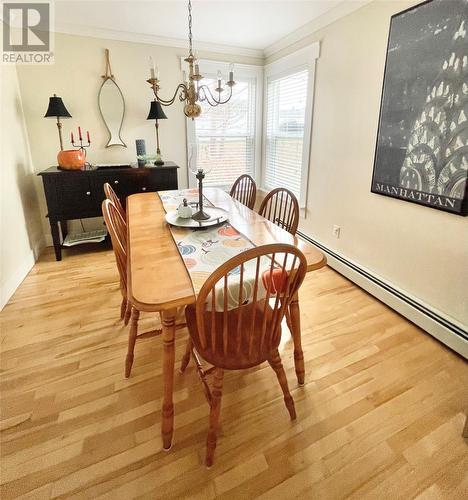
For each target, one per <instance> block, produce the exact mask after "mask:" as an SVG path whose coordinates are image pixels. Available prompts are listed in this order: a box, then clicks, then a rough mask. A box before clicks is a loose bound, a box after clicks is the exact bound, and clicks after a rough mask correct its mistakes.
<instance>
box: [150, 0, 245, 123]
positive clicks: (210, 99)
mask: <svg viewBox="0 0 468 500" xmlns="http://www.w3.org/2000/svg"><path fill="white" fill-rule="evenodd" d="M188 27H189V31H188V39H189V54H188V56H187V57H186V58H185V59H184V61H186V62H187V63H188V66H189V72H188V81H186V82H183V83H179V85H178V86H177V88H176V89H175V92H174V95H173V96H172V98H171V99H162V98H161V97H160V96H159V88H160V86H159V75H158V74H156V72H155V68H154V66H152V67H151V77H150V78H149V79H148V80H146V81H147V82H148V83H149V84H150V85H151V87H152V89H153V92H154V96H155V97H156V100H157V101H159V102H160V103H161V104H162V105H163V106H170V105H171V104H173V103H174V101H175V100H176V98H177V95H179V101H181V102H185V106H184V114H185V116H187V117H188V118H192V120H193V119H194V118H196V117H197V116H200V114H201V106H200V104H198V103H199V102H207V103H208V104H209V105H210V106H219V105H220V104H226V103H227V102H228V101H229V100H230V99H231V97H232V87H234V85H235V84H236V82H235V81H234V73H233V66H232V65H231V66H230V67H229V79H228V81H227V82H226V85H227V86H228V88H229V95H227V96H226V97H224V98H223V97H222V96H221V94H222V93H223V92H224V90H225V89H224V87H223V85H222V81H221V72H220V71H218V83H217V87H216V89H214V94H213V92H212V91H211V89H210V88H209V87H208V86H207V85H200V80H202V79H203V76H202V75H201V74H200V70H199V66H198V62H197V58H196V57H195V56H194V55H193V48H192V2H191V0H189V2H188Z"/></svg>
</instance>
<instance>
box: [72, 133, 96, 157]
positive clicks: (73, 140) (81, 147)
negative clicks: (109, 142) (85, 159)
mask: <svg viewBox="0 0 468 500" xmlns="http://www.w3.org/2000/svg"><path fill="white" fill-rule="evenodd" d="M87 134H88V137H87V142H88V144H84V143H83V137H82V136H81V134H80V133H79V132H78V137H79V142H80V143H79V145H78V141H77V142H76V143H75V139H74V137H73V133H72V136H71V141H70V142H71V143H72V146H73V147H74V148H77V149H79V150H80V151H83V153H84V155H85V156H86V148H89V147H90V146H91V140H90V138H89V132H88V133H87Z"/></svg>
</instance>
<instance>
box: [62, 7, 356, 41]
mask: <svg viewBox="0 0 468 500" xmlns="http://www.w3.org/2000/svg"><path fill="white" fill-rule="evenodd" d="M346 2H349V0H308V1H299V0H250V1H247V0H192V4H193V8H192V13H193V27H192V31H193V39H194V46H195V48H196V45H197V42H198V43H199V44H200V48H203V47H202V45H206V43H210V44H221V45H225V46H231V47H239V48H242V49H254V50H257V51H263V50H265V49H266V48H268V47H269V46H271V45H272V44H274V43H276V42H278V41H279V40H280V39H282V38H284V37H285V36H286V35H289V34H290V33H292V32H294V31H296V30H298V29H299V28H301V27H303V26H304V25H306V24H307V23H310V22H311V21H313V20H315V19H317V18H318V17H320V16H321V15H323V14H325V13H326V12H328V11H330V10H331V9H334V8H335V7H337V6H338V5H339V4H344V3H346ZM55 24H56V27H57V31H70V30H71V29H72V30H73V31H74V32H75V33H76V32H77V31H79V29H80V28H81V29H82V30H83V34H86V33H88V34H89V31H90V30H93V29H95V30H100V31H101V32H103V31H113V32H120V33H121V34H122V35H123V36H125V34H139V35H146V36H152V37H158V38H168V39H180V40H183V41H184V42H185V43H186V40H187V31H188V21H187V2H186V1H185V0H171V1H168V0H152V1H141V0H136V1H135V0H134V1H119V0H96V1H94V0H87V1H83V0H81V1H76V0H56V2H55ZM115 35H116V33H114V37H115ZM203 42H205V43H203Z"/></svg>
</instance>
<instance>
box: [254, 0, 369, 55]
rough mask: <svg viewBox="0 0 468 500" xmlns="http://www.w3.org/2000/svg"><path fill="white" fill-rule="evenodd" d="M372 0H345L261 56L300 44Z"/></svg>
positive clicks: (269, 48) (264, 51)
mask: <svg viewBox="0 0 468 500" xmlns="http://www.w3.org/2000/svg"><path fill="white" fill-rule="evenodd" d="M373 1H374V0H347V1H343V2H341V3H340V4H338V5H337V6H336V7H334V8H333V9H330V10H329V11H327V12H325V13H324V14H322V15H321V16H319V17H317V18H316V19H313V20H312V21H310V22H308V23H307V24H304V26H302V27H300V28H298V29H297V30H295V31H293V32H292V33H290V34H289V35H286V36H285V37H283V38H281V39H280V40H278V41H277V42H275V43H272V44H271V45H269V46H268V47H266V48H265V49H264V50H263V56H264V57H265V58H268V57H270V56H272V55H274V54H276V53H277V52H279V51H280V50H283V49H285V48H286V47H289V46H291V45H293V44H294V43H296V42H300V41H301V40H303V39H304V38H306V37H307V36H309V35H311V34H312V33H314V32H316V31H318V30H320V29H322V28H325V26H328V25H329V24H332V23H334V22H335V21H337V20H338V19H340V18H341V17H345V16H347V15H349V14H351V13H352V12H354V11H356V10H358V9H360V8H362V7H364V6H365V5H367V4H369V3H371V2H373Z"/></svg>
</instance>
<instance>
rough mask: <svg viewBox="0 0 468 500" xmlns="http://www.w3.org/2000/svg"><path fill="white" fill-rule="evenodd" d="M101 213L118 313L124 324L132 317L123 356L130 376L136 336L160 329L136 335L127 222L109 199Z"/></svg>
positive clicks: (152, 333)
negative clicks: (116, 279) (130, 298)
mask: <svg viewBox="0 0 468 500" xmlns="http://www.w3.org/2000/svg"><path fill="white" fill-rule="evenodd" d="M102 215H103V217H104V220H105V222H106V226H107V230H108V231H109V234H110V237H111V241H112V249H113V250H114V255H115V261H116V263H117V269H118V271H119V276H120V291H121V293H122V304H121V306H120V315H121V318H122V319H124V322H125V325H127V324H128V322H129V320H130V317H131V319H132V322H131V325H130V332H129V335H128V350H127V356H126V358H125V377H126V378H128V377H130V373H131V371H132V365H133V358H134V350H135V342H136V339H137V337H138V338H140V337H153V336H155V335H159V334H160V333H161V329H156V330H151V331H149V332H145V333H142V334H140V335H138V320H139V319H140V311H139V310H138V309H137V308H136V307H135V306H134V305H132V304H131V303H130V302H129V301H128V298H127V223H126V221H125V219H124V218H123V217H122V215H121V214H120V211H119V209H118V208H117V207H116V206H115V205H114V203H113V202H112V201H111V200H108V199H106V200H104V201H103V202H102Z"/></svg>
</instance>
